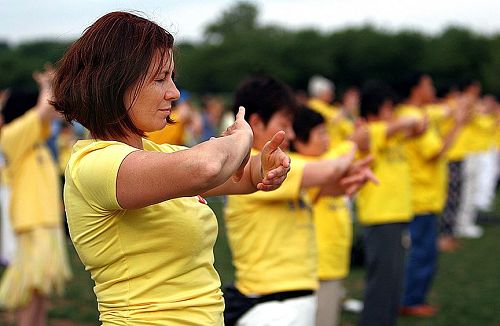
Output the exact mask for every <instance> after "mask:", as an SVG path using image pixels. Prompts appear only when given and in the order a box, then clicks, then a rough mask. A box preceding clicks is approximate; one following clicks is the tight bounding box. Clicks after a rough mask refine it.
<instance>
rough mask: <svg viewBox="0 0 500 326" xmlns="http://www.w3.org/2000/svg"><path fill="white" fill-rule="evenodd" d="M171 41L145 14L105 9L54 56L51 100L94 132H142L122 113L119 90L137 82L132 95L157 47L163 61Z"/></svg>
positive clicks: (106, 135) (69, 117)
mask: <svg viewBox="0 0 500 326" xmlns="http://www.w3.org/2000/svg"><path fill="white" fill-rule="evenodd" d="M173 43H174V37H173V36H172V35H171V34H170V33H169V32H167V31H166V30H165V29H163V28H162V27H160V26H158V25H157V24H156V23H154V22H152V21H150V20H148V19H145V18H142V17H139V16H137V15H135V14H132V13H128V12H111V13H109V14H106V15H104V16H103V17H101V18H99V19H98V20H97V21H96V22H95V23H94V24H92V25H91V26H90V27H88V28H87V29H86V30H85V32H84V33H83V35H82V36H81V37H80V39H78V40H77V41H75V42H74V43H73V44H72V45H71V46H70V48H69V49H68V50H67V51H66V53H65V55H64V56H63V58H62V59H61V61H60V62H59V67H58V69H57V72H56V76H55V79H54V98H53V100H52V102H51V103H52V104H53V105H54V106H55V108H56V110H57V111H59V112H61V113H63V114H64V116H65V118H66V120H68V121H72V120H76V121H78V122H80V123H81V124H82V125H83V126H85V127H86V128H87V129H88V130H89V131H90V133H91V135H92V137H94V138H99V139H106V138H115V137H123V136H125V135H126V134H127V132H133V133H135V134H138V135H140V136H144V131H143V130H140V129H138V128H137V127H136V126H135V125H134V124H133V122H132V120H131V119H130V117H129V115H128V113H127V111H128V109H129V108H126V107H125V104H124V96H125V92H126V91H127V89H129V88H130V87H132V86H134V85H135V84H137V85H138V87H137V88H136V90H135V93H134V96H133V99H134V100H135V98H136V96H137V93H138V91H139V90H140V88H141V87H142V85H143V84H144V80H145V78H146V74H147V71H148V68H149V66H150V64H152V62H153V59H154V57H155V54H156V53H157V51H160V62H165V60H166V59H168V56H170V53H171V50H172V49H173ZM159 69H161V65H159V67H158V71H159ZM133 102H134V101H132V103H133Z"/></svg>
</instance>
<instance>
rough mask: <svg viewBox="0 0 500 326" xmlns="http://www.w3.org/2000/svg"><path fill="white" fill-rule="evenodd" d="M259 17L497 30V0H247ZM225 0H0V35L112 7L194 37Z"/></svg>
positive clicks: (68, 23)
mask: <svg viewBox="0 0 500 326" xmlns="http://www.w3.org/2000/svg"><path fill="white" fill-rule="evenodd" d="M250 2H253V3H255V4H256V5H257V6H258V8H259V12H260V16H259V19H260V22H262V23H278V24H280V25H284V26H287V27H290V28H303V27H315V28H318V29H320V30H322V31H331V30H335V29H339V28H342V27H345V26H355V25H361V24H364V23H372V24H374V25H376V26H379V27H383V28H386V29H390V30H399V29H403V28H412V29H417V30H420V31H423V32H426V33H431V34H434V33H439V32H440V31H441V30H442V29H443V28H444V27H445V26H448V25H450V24H455V25H462V26H466V27H469V28H471V29H473V30H475V31H477V32H480V33H486V34H491V33H500V1H498V0H473V1H460V0H418V1H415V0H411V1H408V0H310V1H305V0H301V1H298V0H267V1H265V0H251V1H250ZM234 3H236V1H230V0H163V1H152V0H140V1H139V0H123V1H118V0H100V1H99V0H70V1H68V0H45V1H44V0H17V1H16V0H0V39H1V40H7V41H8V42H11V43H17V42H20V41H26V40H33V39H37V38H55V39H62V40H66V39H74V38H77V37H78V36H79V35H80V34H81V33H82V31H83V30H84V29H85V28H86V27H88V26H89V25H90V24H91V23H92V22H93V21H95V20H96V19H97V18H98V17H100V16H102V15H103V14H105V13H107V12H109V11H113V10H139V11H142V12H144V13H146V15H147V16H148V17H150V18H152V19H154V20H155V21H156V22H158V23H160V24H161V25H162V26H163V27H165V28H166V29H167V30H169V31H170V32H172V33H173V34H174V36H176V38H177V39H189V40H199V39H200V38H201V35H202V33H203V29H204V27H205V26H206V25H207V24H208V23H210V22H213V21H214V20H216V19H217V18H218V17H219V16H220V15H221V13H222V11H223V10H225V9H227V8H229V7H230V6H231V5H232V4H234Z"/></svg>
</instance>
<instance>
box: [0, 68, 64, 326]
mask: <svg viewBox="0 0 500 326" xmlns="http://www.w3.org/2000/svg"><path fill="white" fill-rule="evenodd" d="M51 76H52V71H50V70H47V71H44V72H37V73H35V74H34V78H35V80H36V81H37V83H38V85H39V94H38V98H37V95H36V94H32V95H31V94H27V93H20V92H16V91H14V90H13V91H12V92H11V93H10V95H9V98H8V100H7V102H6V104H5V107H4V109H3V111H2V115H3V116H4V118H5V125H4V126H3V127H2V130H1V134H0V147H1V148H2V151H3V154H4V155H5V161H6V166H5V174H4V176H6V177H7V184H8V186H9V187H10V189H11V199H10V203H9V204H10V205H9V207H8V208H9V213H10V221H11V225H12V229H13V231H14V234H15V240H16V241H15V242H16V249H15V253H14V257H13V259H12V261H11V262H10V264H9V265H8V267H7V269H6V270H5V272H4V274H3V275H2V280H1V284H0V305H1V306H2V308H4V309H8V310H13V311H14V310H16V312H17V323H18V325H44V324H45V321H46V318H47V316H46V314H47V309H48V300H49V297H50V296H51V295H53V294H59V295H61V294H62V292H63V290H64V285H65V282H66V281H67V280H68V279H69V278H70V276H71V271H70V268H69V263H68V259H67V255H66V247H65V235H64V231H63V225H62V218H61V209H60V207H61V202H60V191H59V178H58V173H57V166H56V163H55V162H54V160H53V158H52V156H51V154H50V152H49V149H48V146H47V145H46V141H47V139H48V138H49V136H50V124H51V122H52V120H53V119H55V118H56V117H57V113H56V112H55V110H54V108H53V107H52V106H51V105H49V104H48V102H47V101H48V99H49V98H50V96H51V93H50V83H51Z"/></svg>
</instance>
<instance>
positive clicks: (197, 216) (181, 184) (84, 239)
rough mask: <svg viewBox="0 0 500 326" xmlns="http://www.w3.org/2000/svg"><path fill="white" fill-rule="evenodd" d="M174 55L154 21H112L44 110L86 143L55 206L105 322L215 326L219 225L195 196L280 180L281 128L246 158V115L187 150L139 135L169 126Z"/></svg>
mask: <svg viewBox="0 0 500 326" xmlns="http://www.w3.org/2000/svg"><path fill="white" fill-rule="evenodd" d="M172 49H173V37H172V35H171V34H170V33H168V32H167V31H165V30H164V29H163V28H161V27H160V26H158V25H157V24H155V23H153V22H151V21H149V20H147V19H145V18H142V17H138V16H136V15H134V14H131V13H125V12H112V13H109V14H106V15H104V16H103V17H101V18H99V19H98V20H97V21H96V22H95V23H94V24H93V25H92V26H90V27H89V28H88V29H86V31H85V32H84V34H83V35H82V37H81V38H80V39H79V40H77V41H76V42H75V43H73V45H72V46H71V47H70V48H69V50H68V51H67V53H66V54H65V55H64V57H63V59H62V61H61V63H60V67H59V69H58V71H57V74H56V77H55V83H54V100H53V102H52V103H53V104H54V106H55V107H56V109H57V110H58V111H60V112H62V113H63V114H64V115H65V117H66V119H67V120H68V121H71V120H76V121H78V122H80V123H81V124H82V125H83V126H85V127H86V128H87V129H88V130H89V131H90V133H91V136H92V138H93V139H91V140H85V141H79V142H77V143H76V144H75V146H74V148H73V153H72V155H71V158H70V160H69V162H68V165H67V168H66V172H65V177H66V184H65V191H64V201H65V207H66V212H67V219H68V224H69V231H70V235H71V239H72V241H73V244H74V246H75V248H76V251H77V253H78V255H79V256H80V259H81V260H82V262H83V263H84V264H85V266H86V269H87V270H88V271H89V272H90V274H91V277H92V279H93V280H94V281H95V287H94V291H95V293H96V296H97V302H98V307H99V311H100V320H101V321H102V323H103V325H125V324H126V325H187V324H189V325H219V326H220V325H223V317H222V311H223V309H224V302H223V299H222V293H221V291H220V280H219V276H218V274H217V272H216V271H215V269H214V266H213V261H214V257H213V245H214V242H215V239H216V235H217V223H216V219H215V215H214V213H213V212H212V211H211V210H210V208H209V207H208V206H207V205H206V201H205V199H204V198H203V197H202V196H212V195H219V194H232V193H250V192H255V191H256V190H257V189H259V190H274V189H276V188H278V187H279V186H280V184H281V183H282V182H283V180H284V179H285V178H286V175H287V173H288V171H289V157H288V156H287V155H285V154H284V153H283V152H282V151H281V150H280V149H279V147H278V146H279V145H280V144H281V143H282V141H283V140H284V132H283V131H278V132H277V133H275V134H274V135H273V136H272V137H271V138H272V139H271V141H269V142H267V143H266V145H265V147H264V148H263V151H262V152H261V155H260V156H255V157H252V158H250V156H249V154H250V148H251V144H252V139H253V134H252V131H251V129H250V127H249V125H248V124H247V123H246V122H245V120H244V114H245V110H244V108H240V111H239V113H238V115H237V117H236V121H235V123H234V124H233V125H231V126H230V127H229V128H228V129H227V130H226V131H225V132H224V133H223V135H222V137H220V138H216V139H212V140H209V141H207V142H204V143H201V144H199V145H197V146H194V147H193V148H191V149H187V148H184V147H179V146H173V145H168V144H165V145H158V144H155V143H153V142H151V141H149V140H147V139H145V138H144V135H145V133H146V132H152V131H155V130H160V129H162V128H163V127H165V126H166V125H167V124H168V123H169V122H170V121H171V120H170V117H169V116H170V113H171V106H172V102H173V101H175V100H177V99H178V98H179V91H178V90H177V88H176V86H175V84H174V81H173V74H174V70H175V69H174V60H173V55H172V53H173V51H172ZM231 176H232V178H231Z"/></svg>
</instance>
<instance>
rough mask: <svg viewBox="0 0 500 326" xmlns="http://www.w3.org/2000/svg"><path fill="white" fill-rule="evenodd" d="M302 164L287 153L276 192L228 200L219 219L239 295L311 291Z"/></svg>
mask: <svg viewBox="0 0 500 326" xmlns="http://www.w3.org/2000/svg"><path fill="white" fill-rule="evenodd" d="M304 166H305V162H304V161H303V160H301V159H300V158H299V157H297V156H293V155H292V165H291V167H292V168H291V170H290V172H289V173H288V176H287V178H286V180H285V181H284V182H283V184H282V185H281V187H280V188H278V189H277V190H274V191H270V192H262V191H257V192H255V193H253V194H250V195H237V196H229V197H228V201H227V206H226V209H225V214H224V217H225V221H226V229H227V235H228V239H229V245H230V248H231V251H232V254H233V264H234V266H235V267H236V283H235V285H236V287H237V288H238V290H240V291H241V292H242V293H243V294H245V295H252V294H255V295H263V294H269V293H276V292H283V291H293V290H309V289H310V290H314V289H316V288H317V286H318V283H317V274H316V242H315V236H314V225H313V221H312V215H311V209H310V207H309V205H308V204H307V203H306V201H305V200H304V199H303V197H302V196H301V187H300V185H301V182H302V175H303V171H304Z"/></svg>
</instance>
